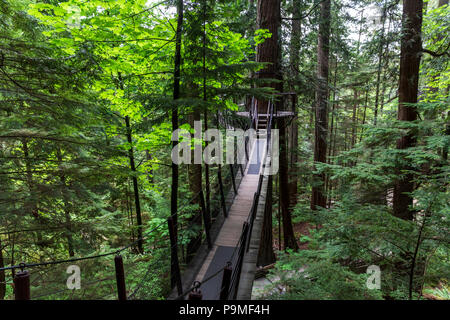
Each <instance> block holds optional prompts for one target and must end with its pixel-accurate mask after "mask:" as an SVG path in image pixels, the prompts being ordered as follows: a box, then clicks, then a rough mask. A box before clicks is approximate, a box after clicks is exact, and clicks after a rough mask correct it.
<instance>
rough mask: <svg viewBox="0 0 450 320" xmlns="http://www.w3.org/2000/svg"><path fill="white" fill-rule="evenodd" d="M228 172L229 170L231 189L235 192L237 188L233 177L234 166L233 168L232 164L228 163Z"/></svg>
mask: <svg viewBox="0 0 450 320" xmlns="http://www.w3.org/2000/svg"><path fill="white" fill-rule="evenodd" d="M230 172H231V182H232V183H233V190H234V194H237V193H238V192H237V188H236V180H235V179H234V178H235V177H234V168H233V164H230Z"/></svg>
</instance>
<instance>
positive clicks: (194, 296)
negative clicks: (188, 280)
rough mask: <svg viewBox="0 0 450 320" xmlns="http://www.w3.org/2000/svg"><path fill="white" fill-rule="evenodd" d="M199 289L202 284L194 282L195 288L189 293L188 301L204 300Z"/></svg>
mask: <svg viewBox="0 0 450 320" xmlns="http://www.w3.org/2000/svg"><path fill="white" fill-rule="evenodd" d="M199 287H200V282H198V281H194V288H193V289H192V291H191V292H190V293H189V296H188V300H203V294H202V291H201V290H200V289H199Z"/></svg>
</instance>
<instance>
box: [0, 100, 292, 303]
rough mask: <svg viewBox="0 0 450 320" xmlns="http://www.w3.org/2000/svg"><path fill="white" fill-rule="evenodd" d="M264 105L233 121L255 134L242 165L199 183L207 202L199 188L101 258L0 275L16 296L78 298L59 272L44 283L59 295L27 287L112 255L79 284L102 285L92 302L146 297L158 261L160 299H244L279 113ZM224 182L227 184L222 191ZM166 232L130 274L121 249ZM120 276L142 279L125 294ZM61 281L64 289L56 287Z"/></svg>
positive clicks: (46, 264) (254, 257) (247, 143)
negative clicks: (163, 283)
mask: <svg viewBox="0 0 450 320" xmlns="http://www.w3.org/2000/svg"><path fill="white" fill-rule="evenodd" d="M266 105H267V106H268V107H267V111H266V110H264V112H259V113H258V107H257V103H256V101H255V99H253V100H252V104H251V108H250V111H249V112H241V113H238V114H237V116H240V117H244V118H246V119H247V120H246V122H247V123H249V125H248V126H249V127H250V128H251V129H253V130H251V131H252V132H254V135H253V136H252V137H248V136H246V137H245V139H244V149H245V156H244V157H243V158H244V161H241V162H243V163H239V162H238V163H236V164H230V165H228V164H227V165H224V166H227V167H228V170H229V173H228V175H226V176H225V177H222V174H223V171H222V170H223V168H221V166H218V170H217V181H215V183H213V181H212V180H210V181H209V182H208V183H207V184H206V185H205V186H204V188H205V190H206V192H205V193H206V199H208V201H205V194H204V192H203V189H202V190H201V191H200V192H199V193H198V194H196V195H194V198H193V199H191V200H190V201H189V202H188V203H186V204H185V205H182V206H180V207H179V208H178V210H177V215H172V216H170V217H169V218H168V219H167V220H164V221H163V222H161V223H159V224H158V225H156V226H154V227H153V228H152V229H151V230H149V231H147V232H145V233H143V234H142V236H141V237H140V238H138V239H136V240H135V241H133V242H132V243H129V244H127V245H125V246H123V247H121V248H118V249H112V250H110V251H108V252H106V253H100V254H96V255H90V256H84V257H73V258H70V259H66V260H53V261H45V260H41V262H37V263H20V264H17V265H11V266H7V267H2V268H0V271H11V273H12V276H13V279H14V280H13V288H14V297H15V299H16V300H27V299H46V298H47V299H58V298H59V296H58V294H61V293H62V294H65V296H64V299H67V298H71V297H72V298H73V299H83V298H85V296H84V295H83V294H81V295H75V293H76V291H74V290H69V291H70V293H67V291H68V288H66V287H65V285H66V282H65V280H66V277H67V276H63V275H61V274H65V273H66V272H65V271H66V270H64V269H61V270H59V271H57V272H54V273H53V274H52V277H57V276H58V277H59V279H58V280H57V279H55V278H50V279H49V280H50V281H48V282H53V283H55V282H61V284H60V285H61V287H60V288H59V290H56V291H51V290H50V291H51V292H46V293H45V294H39V290H37V289H35V286H36V285H35V284H34V283H35V282H36V281H37V279H38V278H39V277H41V278H42V274H43V273H42V270H44V273H48V272H47V271H46V270H49V269H50V268H55V267H56V266H58V265H60V266H64V267H65V266H69V267H72V265H73V264H80V263H83V262H85V263H86V265H88V264H89V267H90V268H91V269H92V268H95V267H97V268H98V270H101V267H102V266H104V265H105V261H106V265H110V264H111V263H110V262H108V260H105V259H110V258H109V257H111V256H114V264H113V268H114V271H113V270H110V271H106V272H103V273H109V276H108V277H104V278H102V279H98V280H95V281H90V282H89V281H85V280H83V282H82V284H83V286H84V287H86V286H90V285H94V286H99V285H100V284H101V283H103V284H104V287H102V290H103V291H102V292H104V293H105V296H103V297H101V298H99V297H94V299H114V298H118V299H119V300H127V299H139V298H141V299H142V298H144V299H145V297H146V295H142V294H140V293H142V292H146V291H147V292H148V291H151V290H152V288H151V287H148V286H149V284H148V279H149V275H151V272H152V271H154V270H159V269H161V270H162V269H163V268H164V264H165V265H168V263H169V264H170V271H169V274H170V277H169V276H168V273H167V272H166V273H164V272H163V271H161V273H160V276H161V278H164V279H166V278H169V279H170V285H167V287H169V288H173V289H172V292H169V293H168V294H167V295H166V298H167V299H172V300H173V299H177V300H184V299H191V300H194V299H203V300H218V299H220V300H232V299H239V300H240V299H250V298H251V292H252V286H253V280H254V275H255V271H256V262H257V255H258V250H259V244H260V237H261V229H262V221H263V216H264V210H265V203H266V197H265V195H266V190H267V185H268V177H269V175H270V174H271V172H270V171H271V164H272V163H271V156H272V154H273V151H277V150H275V147H273V144H272V123H273V118H274V117H277V116H285V115H277V114H276V112H275V113H274V110H273V109H274V106H273V104H272V103H271V102H269V103H268V104H266ZM226 126H227V128H228V129H230V128H232V126H230V125H228V124H226ZM227 185H228V186H229V188H228V190H227ZM213 193H214V194H213ZM209 196H211V197H210V198H211V199H210V198H209ZM209 200H211V202H210V201H209ZM213 202H214V203H216V204H218V205H217V206H216V207H215V209H214V210H213V208H211V207H209V206H210V205H211V203H213ZM192 203H196V204H198V205H199V207H200V209H201V210H199V213H198V214H196V215H194V216H193V217H192V218H190V219H188V222H189V223H187V224H186V223H185V224H184V225H182V223H181V222H178V218H177V217H178V215H180V214H181V213H182V212H183V210H185V208H186V207H187V206H189V205H191V204H192ZM167 228H168V231H169V238H170V242H168V241H169V239H166V240H165V241H166V242H165V243H170V245H169V246H167V247H166V248H163V250H167V251H165V252H166V253H163V254H162V255H160V257H161V258H160V259H155V258H154V255H153V252H151V249H150V250H149V251H148V252H147V251H146V252H145V253H143V254H142V255H141V256H142V259H147V260H146V261H149V263H148V266H147V272H145V274H144V275H143V276H141V275H142V274H136V273H135V269H136V266H135V265H133V264H132V263H130V264H128V265H127V264H126V261H125V260H126V259H125V257H129V254H128V251H130V250H131V251H130V253H132V252H133V251H134V252H135V248H136V246H137V244H138V243H139V242H140V243H142V241H144V240H145V241H150V240H151V239H158V237H159V235H163V234H167ZM164 230H166V231H164ZM180 230H184V231H192V230H195V231H192V232H191V233H194V234H195V235H194V236H191V237H190V239H188V240H187V241H184V240H185V239H182V238H180V234H181V232H180ZM185 233H186V232H184V233H183V234H185ZM157 247H158V244H154V245H153V247H150V248H157ZM160 249H161V248H160ZM185 249H186V250H185ZM123 254H124V258H123V257H122V255H123ZM180 255H181V256H180ZM102 259H103V260H102ZM169 259H170V260H169ZM109 261H112V260H109ZM124 261H125V262H124ZM102 263H103V264H102ZM108 268H109V267H108ZM63 270H64V271H63ZM67 270H69V269H67ZM114 273H115V275H114ZM33 275H34V276H35V277H34V278H33ZM127 276H128V277H136V276H141V280H140V281H139V283H138V284H136V285H135V286H134V288H131V289H130V288H127V281H126V280H127ZM61 280H62V281H61ZM44 283H45V281H41V286H45V284H44ZM67 283H69V282H67ZM63 284H64V287H62V286H63ZM33 286H34V287H33ZM30 287H33V290H30ZM69 289H71V288H69ZM72 289H73V288H72ZM95 289H96V288H95ZM95 289H94V291H95ZM80 291H81V290H80ZM31 292H33V294H31ZM36 292H37V293H36Z"/></svg>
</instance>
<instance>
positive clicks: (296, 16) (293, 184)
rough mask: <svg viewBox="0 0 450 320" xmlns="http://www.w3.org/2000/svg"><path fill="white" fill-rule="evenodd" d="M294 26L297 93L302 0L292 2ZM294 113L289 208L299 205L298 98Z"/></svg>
mask: <svg viewBox="0 0 450 320" xmlns="http://www.w3.org/2000/svg"><path fill="white" fill-rule="evenodd" d="M292 9H293V12H292V19H293V20H292V25H291V43H290V53H289V64H290V68H291V74H292V78H293V80H291V81H290V82H291V86H290V90H291V91H292V92H296V84H297V82H298V81H299V79H298V76H299V72H298V70H299V69H298V68H299V65H300V37H301V31H302V30H301V27H302V25H301V21H300V18H301V0H292ZM292 99H293V101H292V110H291V111H292V112H293V113H294V118H293V119H292V123H291V126H290V134H289V154H290V159H289V190H290V194H289V206H290V208H293V207H294V206H295V205H296V204H297V183H298V172H297V161H298V117H297V97H296V96H294V97H292Z"/></svg>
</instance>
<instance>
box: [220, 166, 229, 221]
mask: <svg viewBox="0 0 450 320" xmlns="http://www.w3.org/2000/svg"><path fill="white" fill-rule="evenodd" d="M217 178H218V180H219V190H220V202H221V204H222V208H223V215H224V217H225V218H226V217H228V212H227V206H226V204H225V194H224V192H223V183H222V169H221V168H220V164H219V170H218V171H217Z"/></svg>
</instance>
